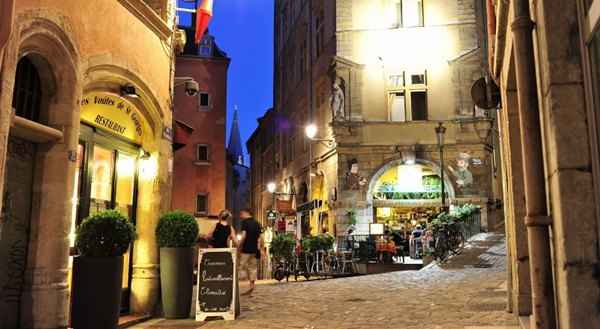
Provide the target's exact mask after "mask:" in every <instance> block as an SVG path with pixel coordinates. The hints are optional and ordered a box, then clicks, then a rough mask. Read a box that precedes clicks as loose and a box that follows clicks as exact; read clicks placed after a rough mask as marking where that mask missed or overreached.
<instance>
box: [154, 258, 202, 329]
mask: <svg viewBox="0 0 600 329" xmlns="http://www.w3.org/2000/svg"><path fill="white" fill-rule="evenodd" d="M193 255H194V250H193V249H192V248H160V282H161V287H162V303H163V311H164V314H165V317H166V318H171V319H173V318H187V317H188V316H189V315H190V308H191V300H192V288H193V284H194V273H193V271H194V260H193Z"/></svg>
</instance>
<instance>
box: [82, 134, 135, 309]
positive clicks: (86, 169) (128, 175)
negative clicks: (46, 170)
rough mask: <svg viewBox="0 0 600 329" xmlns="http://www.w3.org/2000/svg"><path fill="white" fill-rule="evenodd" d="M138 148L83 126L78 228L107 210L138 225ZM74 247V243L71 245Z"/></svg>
mask: <svg viewBox="0 0 600 329" xmlns="http://www.w3.org/2000/svg"><path fill="white" fill-rule="evenodd" d="M138 155H139V147H137V146H136V145H133V144H130V143H127V142H125V141H122V140H120V139H118V138H116V137H114V136H111V135H110V134H108V133H105V132H103V131H99V130H97V129H95V128H92V127H89V126H87V125H85V124H83V123H82V124H81V132H80V143H79V146H78V149H77V162H78V170H77V173H76V179H75V183H76V184H77V186H76V188H75V189H74V191H75V192H74V193H77V195H76V196H74V197H75V198H76V200H77V209H75V210H74V214H73V220H74V222H75V226H78V225H79V224H80V223H81V221H82V220H83V219H85V218H87V217H88V216H91V215H94V214H96V213H99V212H101V211H104V210H109V209H115V210H118V211H119V212H120V213H121V214H123V215H124V216H125V217H127V218H129V220H131V221H132V223H133V224H134V225H135V223H136V206H137V202H136V201H137V180H138V175H137V172H138V170H137V168H138ZM71 246H74V242H73V241H72V242H71ZM132 251H133V245H132V246H131V247H130V249H129V251H128V252H127V253H126V254H125V255H123V262H124V264H123V283H122V289H123V290H122V291H123V295H122V298H121V303H122V305H121V313H128V312H129V296H130V293H131V273H132V257H131V255H132Z"/></svg>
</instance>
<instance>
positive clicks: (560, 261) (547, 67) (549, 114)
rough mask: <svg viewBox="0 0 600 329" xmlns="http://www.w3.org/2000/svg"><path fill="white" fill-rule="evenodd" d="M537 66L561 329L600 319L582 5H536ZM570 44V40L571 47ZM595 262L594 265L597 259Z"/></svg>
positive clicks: (599, 256)
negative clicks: (580, 24)
mask: <svg viewBox="0 0 600 329" xmlns="http://www.w3.org/2000/svg"><path fill="white" fill-rule="evenodd" d="M532 15H533V17H534V21H536V24H537V28H536V30H535V36H536V39H535V40H534V44H536V46H537V49H539V51H538V53H537V56H536V65H537V67H538V72H539V84H538V88H539V89H538V90H539V95H541V97H540V107H541V112H542V113H541V117H542V136H543V139H544V149H545V161H546V175H547V183H546V184H547V190H548V201H549V206H550V211H551V214H552V217H553V225H552V235H553V244H554V268H555V269H554V270H555V286H556V287H555V291H556V300H557V304H556V305H557V311H558V314H559V317H558V323H559V326H560V327H561V328H579V327H585V326H588V325H589V324H590V323H596V324H600V313H598V311H597V309H594V306H593V305H594V304H595V303H596V304H597V302H598V300H599V299H600V286H599V285H598V280H597V278H596V279H594V277H593V273H594V266H597V264H598V262H599V260H600V255H599V254H598V253H599V249H598V243H599V241H598V235H597V234H598V233H597V232H598V230H599V228H598V227H597V224H598V222H597V221H596V216H597V214H595V212H594V198H593V193H594V189H593V183H594V182H593V180H592V173H591V169H590V168H591V159H590V142H589V136H588V131H587V124H586V120H585V117H586V109H585V98H584V86H583V81H582V77H583V74H582V67H581V54H580V53H579V48H578V46H579V43H578V42H579V36H578V35H576V34H575V35H574V34H573V32H572V31H573V28H575V27H576V26H577V24H578V23H577V10H576V5H575V4H574V3H573V2H561V3H560V4H557V3H550V2H548V1H542V2H540V3H539V4H538V5H537V6H535V7H534V10H533V12H532ZM565 45H569V46H568V47H566V46H565ZM594 264H595V265H594Z"/></svg>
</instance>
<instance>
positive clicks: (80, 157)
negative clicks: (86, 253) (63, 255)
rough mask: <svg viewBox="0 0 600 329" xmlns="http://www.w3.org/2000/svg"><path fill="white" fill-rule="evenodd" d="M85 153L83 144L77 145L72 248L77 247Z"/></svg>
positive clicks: (70, 234)
mask: <svg viewBox="0 0 600 329" xmlns="http://www.w3.org/2000/svg"><path fill="white" fill-rule="evenodd" d="M84 151H85V147H84V146H83V145H82V144H79V145H77V162H76V166H77V167H76V168H77V169H76V170H75V179H74V180H73V194H72V199H71V202H72V204H71V232H70V233H69V246H70V247H75V226H76V224H77V209H78V207H79V198H80V195H79V192H80V186H81V177H83V156H84Z"/></svg>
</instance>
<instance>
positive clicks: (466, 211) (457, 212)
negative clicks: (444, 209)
mask: <svg viewBox="0 0 600 329" xmlns="http://www.w3.org/2000/svg"><path fill="white" fill-rule="evenodd" d="M478 211H479V207H478V206H476V205H474V204H472V203H465V204H464V205H462V206H458V207H456V208H454V211H453V212H452V214H453V215H454V216H455V217H456V218H458V219H459V220H461V221H464V220H465V219H466V218H467V217H469V216H471V215H472V214H473V213H475V212H478Z"/></svg>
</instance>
